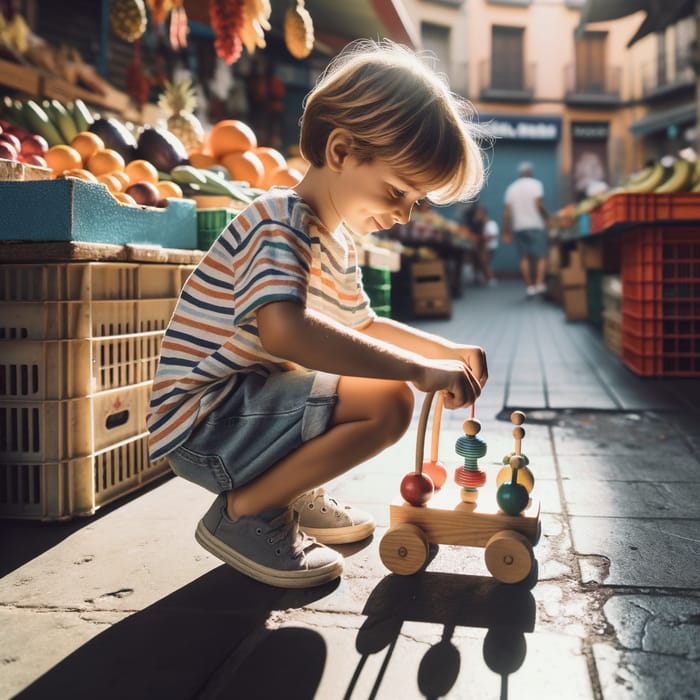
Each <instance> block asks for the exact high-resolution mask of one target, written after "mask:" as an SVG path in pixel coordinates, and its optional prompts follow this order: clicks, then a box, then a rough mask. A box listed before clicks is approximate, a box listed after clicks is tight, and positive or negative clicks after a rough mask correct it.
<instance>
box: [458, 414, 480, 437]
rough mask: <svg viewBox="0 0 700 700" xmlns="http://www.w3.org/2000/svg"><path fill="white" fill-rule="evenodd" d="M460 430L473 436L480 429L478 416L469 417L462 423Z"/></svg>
mask: <svg viewBox="0 0 700 700" xmlns="http://www.w3.org/2000/svg"><path fill="white" fill-rule="evenodd" d="M462 430H463V431H464V434H465V435H469V436H470V437H474V436H475V435H477V434H478V433H479V432H480V431H481V421H480V420H479V419H478V418H469V419H468V420H465V421H464V423H462Z"/></svg>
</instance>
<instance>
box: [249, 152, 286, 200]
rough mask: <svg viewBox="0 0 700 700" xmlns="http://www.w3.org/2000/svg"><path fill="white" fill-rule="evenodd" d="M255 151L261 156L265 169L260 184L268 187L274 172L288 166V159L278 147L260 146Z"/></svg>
mask: <svg viewBox="0 0 700 700" xmlns="http://www.w3.org/2000/svg"><path fill="white" fill-rule="evenodd" d="M253 153H254V154H255V155H256V156H257V157H258V158H260V162H261V163H262V164H263V169H264V171H265V173H264V175H263V179H262V182H261V183H260V186H261V187H264V188H265V189H268V188H269V187H270V178H271V177H272V174H273V173H274V172H276V171H277V170H279V169H280V168H286V167H287V161H286V159H285V157H284V156H283V155H282V154H281V153H280V152H279V151H278V150H277V149H275V148H270V147H269V146H258V147H257V148H254V149H253Z"/></svg>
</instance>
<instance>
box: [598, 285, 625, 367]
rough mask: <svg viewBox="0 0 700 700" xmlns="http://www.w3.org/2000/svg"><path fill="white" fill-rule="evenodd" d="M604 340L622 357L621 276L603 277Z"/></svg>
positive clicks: (614, 352)
mask: <svg viewBox="0 0 700 700" xmlns="http://www.w3.org/2000/svg"><path fill="white" fill-rule="evenodd" d="M601 288H602V292H603V312H602V318H603V340H604V342H605V346H606V347H607V348H608V350H610V352H612V353H613V354H614V355H617V356H618V357H620V356H621V355H622V282H621V279H620V275H603V278H602V282H601Z"/></svg>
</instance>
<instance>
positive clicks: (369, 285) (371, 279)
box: [362, 265, 391, 318]
mask: <svg viewBox="0 0 700 700" xmlns="http://www.w3.org/2000/svg"><path fill="white" fill-rule="evenodd" d="M362 286H363V287H364V290H365V292H366V293H367V296H368V297H369V301H370V305H371V306H372V309H373V310H374V312H375V313H376V314H377V316H382V317H384V318H391V270H390V269H389V268H387V267H370V266H366V265H363V266H362Z"/></svg>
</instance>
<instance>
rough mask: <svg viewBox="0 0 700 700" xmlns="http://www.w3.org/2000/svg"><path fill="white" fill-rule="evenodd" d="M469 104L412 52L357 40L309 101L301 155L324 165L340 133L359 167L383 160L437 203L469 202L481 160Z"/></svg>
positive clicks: (481, 168)
mask: <svg viewBox="0 0 700 700" xmlns="http://www.w3.org/2000/svg"><path fill="white" fill-rule="evenodd" d="M472 111H473V110H472V108H471V105H470V104H469V103H468V102H467V101H466V100H464V99H463V98H460V97H459V96H457V95H455V94H454V93H452V92H451V91H450V88H449V85H448V84H447V81H446V80H445V79H444V78H443V77H442V76H441V75H439V74H438V73H436V72H434V71H433V70H432V69H431V68H429V67H428V66H427V65H426V64H425V63H424V62H423V61H422V60H421V58H420V57H419V56H418V55H417V54H415V53H414V52H413V51H411V50H410V49H407V48H406V47H404V46H401V45H399V44H395V43H393V42H391V41H388V40H383V41H381V42H375V41H367V40H360V41H358V42H354V43H353V44H350V45H349V46H348V47H347V49H346V50H344V51H343V52H342V53H341V54H340V55H338V56H336V57H335V58H334V59H333V61H332V62H331V63H330V64H329V66H328V68H327V69H326V70H325V71H324V73H323V75H322V76H321V77H320V78H319V81H318V82H317V84H316V86H315V87H314V88H313V90H311V92H310V93H309V94H308V95H307V96H306V98H305V101H304V114H303V116H302V119H301V136H300V143H299V145H300V150H301V153H302V155H303V156H304V158H306V159H307V160H308V161H309V162H310V163H311V164H312V165H314V166H316V167H322V166H323V165H324V162H325V148H326V142H327V140H328V136H329V134H330V133H331V131H333V129H336V128H344V129H347V130H348V131H349V132H350V133H351V134H352V136H353V144H352V153H353V155H354V156H355V157H356V158H357V159H358V160H360V161H361V162H371V161H373V160H374V159H378V160H382V161H384V162H386V163H387V164H389V166H390V167H392V168H394V169H396V171H397V172H398V173H399V174H401V175H402V176H403V177H405V178H406V179H407V180H408V181H409V182H411V183H413V182H415V183H417V184H419V185H420V186H421V188H426V189H428V196H429V198H430V200H431V201H433V202H435V203H436V204H447V203H449V202H454V201H465V200H468V199H472V198H473V197H474V196H475V195H476V194H477V193H478V192H479V190H480V189H481V187H482V185H483V180H484V161H483V156H482V152H481V149H480V147H479V144H478V138H479V136H480V135H483V134H482V133H481V132H480V131H479V127H478V126H477V125H476V124H475V123H474V122H472V121H470V119H469V118H470V117H471V115H472Z"/></svg>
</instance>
